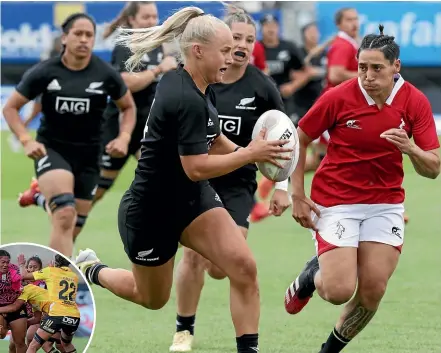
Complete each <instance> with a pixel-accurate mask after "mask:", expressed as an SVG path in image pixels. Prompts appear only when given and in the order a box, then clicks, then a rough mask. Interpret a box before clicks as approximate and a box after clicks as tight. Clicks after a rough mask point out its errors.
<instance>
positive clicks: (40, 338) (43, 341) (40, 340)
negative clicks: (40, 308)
mask: <svg viewBox="0 0 441 353" xmlns="http://www.w3.org/2000/svg"><path fill="white" fill-rule="evenodd" d="M34 340H36V341H37V342H38V344H39V345H40V346H42V345H43V344H44V343H45V342H46V340H44V339H43V338H42V337H41V336H40V335H39V334H38V333H37V332H35V334H34Z"/></svg>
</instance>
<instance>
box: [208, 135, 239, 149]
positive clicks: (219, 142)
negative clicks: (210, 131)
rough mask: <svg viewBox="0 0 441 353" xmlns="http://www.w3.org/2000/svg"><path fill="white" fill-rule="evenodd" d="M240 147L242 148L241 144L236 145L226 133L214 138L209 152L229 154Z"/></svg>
mask: <svg viewBox="0 0 441 353" xmlns="http://www.w3.org/2000/svg"><path fill="white" fill-rule="evenodd" d="M238 148H240V146H238V145H236V144H235V143H234V142H233V141H231V140H230V139H229V138H228V137H227V136H225V135H224V134H220V135H219V137H218V138H217V139H216V140H214V143H213V145H212V146H211V148H210V151H209V152H208V154H228V153H233V152H235V151H236V150H237V149H238Z"/></svg>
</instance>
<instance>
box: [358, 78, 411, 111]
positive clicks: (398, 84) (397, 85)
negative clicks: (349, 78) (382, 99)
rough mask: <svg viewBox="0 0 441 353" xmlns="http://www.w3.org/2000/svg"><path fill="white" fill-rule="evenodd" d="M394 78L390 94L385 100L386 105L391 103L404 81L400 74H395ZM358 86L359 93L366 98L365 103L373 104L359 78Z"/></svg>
mask: <svg viewBox="0 0 441 353" xmlns="http://www.w3.org/2000/svg"><path fill="white" fill-rule="evenodd" d="M394 79H395V86H394V88H393V89H392V92H391V94H390V96H389V97H388V98H387V100H386V104H387V105H391V104H392V102H393V100H394V98H395V96H396V95H397V93H398V91H399V90H400V88H401V87H403V85H404V82H406V81H404V78H403V77H402V76H401V75H400V74H397V75H396V76H395V78H394ZM358 87H360V90H361V93H363V96H364V98H365V99H366V102H367V104H369V105H375V102H374V100H373V99H372V97H371V96H370V95H369V94H368V93H367V92H366V90H365V89H364V88H363V86H362V85H361V79H360V78H358Z"/></svg>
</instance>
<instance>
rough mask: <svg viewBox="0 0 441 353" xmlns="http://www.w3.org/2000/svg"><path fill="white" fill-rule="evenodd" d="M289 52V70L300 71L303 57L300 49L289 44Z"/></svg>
mask: <svg viewBox="0 0 441 353" xmlns="http://www.w3.org/2000/svg"><path fill="white" fill-rule="evenodd" d="M289 52H290V54H291V60H290V62H289V66H290V69H292V70H300V69H302V68H303V66H304V65H303V60H304V56H303V54H302V52H301V51H300V49H299V48H298V47H297V46H296V45H295V44H294V43H289Z"/></svg>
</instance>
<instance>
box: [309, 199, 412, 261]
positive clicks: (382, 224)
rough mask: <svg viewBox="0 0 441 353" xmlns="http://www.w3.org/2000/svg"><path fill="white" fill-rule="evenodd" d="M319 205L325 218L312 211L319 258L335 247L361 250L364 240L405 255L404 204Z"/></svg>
mask: <svg viewBox="0 0 441 353" xmlns="http://www.w3.org/2000/svg"><path fill="white" fill-rule="evenodd" d="M316 206H317V208H318V209H319V210H320V213H321V215H320V218H318V217H317V215H316V214H315V213H314V212H312V217H313V221H314V223H315V225H316V228H317V229H318V231H317V232H315V231H312V233H313V239H314V241H315V247H316V251H317V255H318V256H320V255H321V254H323V253H324V252H326V251H329V250H332V249H335V248H343V247H351V248H358V243H359V242H362V241H372V242H377V243H383V244H388V245H391V246H393V247H395V248H397V249H398V250H399V251H400V252H401V247H402V246H403V241H404V206H403V205H402V204H396V205H394V204H374V205H364V204H355V205H339V206H333V207H323V206H320V205H316Z"/></svg>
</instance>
